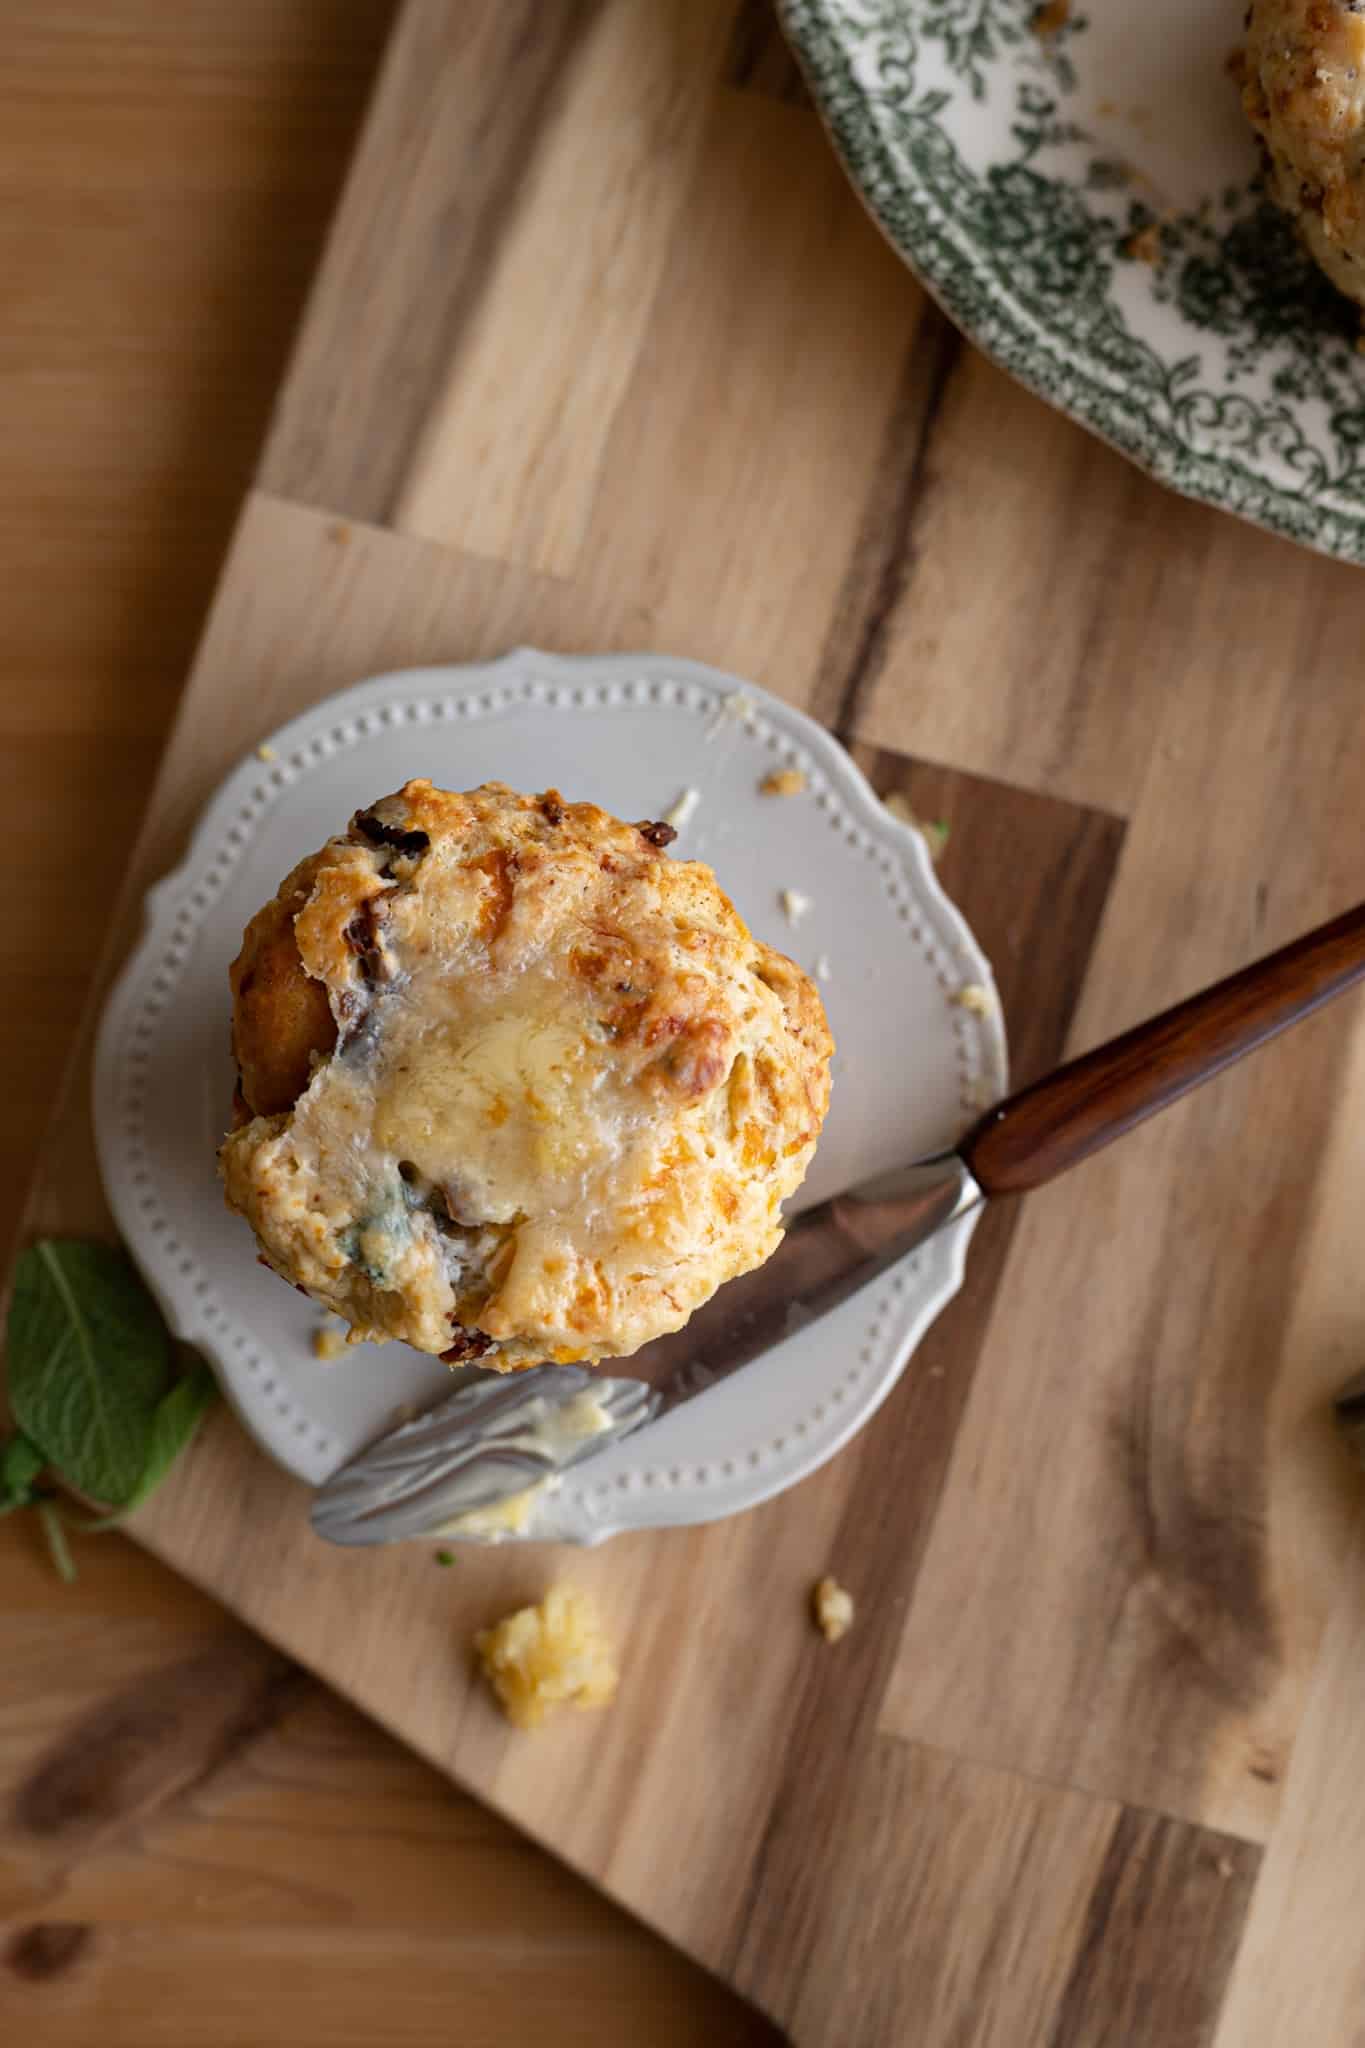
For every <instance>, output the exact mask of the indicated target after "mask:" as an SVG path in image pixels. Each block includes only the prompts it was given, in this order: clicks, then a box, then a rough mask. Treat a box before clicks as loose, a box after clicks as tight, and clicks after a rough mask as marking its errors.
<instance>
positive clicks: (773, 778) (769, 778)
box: [758, 768, 806, 796]
mask: <svg viewBox="0 0 1365 2048" xmlns="http://www.w3.org/2000/svg"><path fill="white" fill-rule="evenodd" d="M805 786H806V777H805V773H804V771H803V770H802V769H800V768H774V770H773V772H772V774H771V775H765V776H764V778H763V780H762V782H760V783H759V785H758V793H759V795H760V796H800V794H801V792H802V790H803V789H804V788H805Z"/></svg>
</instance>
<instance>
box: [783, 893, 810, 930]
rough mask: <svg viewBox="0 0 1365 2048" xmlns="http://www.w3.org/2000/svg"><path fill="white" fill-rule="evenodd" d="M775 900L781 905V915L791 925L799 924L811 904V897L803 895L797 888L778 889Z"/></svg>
mask: <svg viewBox="0 0 1365 2048" xmlns="http://www.w3.org/2000/svg"><path fill="white" fill-rule="evenodd" d="M777 900H778V902H779V903H780V904H781V905H782V915H783V916H784V917H785V918H786V920H787V923H788V924H793V925H794V924H800V922H801V920H802V918H803V917H804V916H805V914H806V912H807V911H808V910H809V909H810V906H811V898H810V897H809V896H803V895H802V894H801V891H800V890H799V889H783V890H780V891H779V893H778V898H777Z"/></svg>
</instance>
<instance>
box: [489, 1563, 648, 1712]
mask: <svg viewBox="0 0 1365 2048" xmlns="http://www.w3.org/2000/svg"><path fill="white" fill-rule="evenodd" d="M474 1648H475V1650H476V1651H477V1652H478V1657H479V1662H480V1664H481V1665H482V1666H483V1671H484V1676H485V1677H486V1678H487V1680H488V1682H489V1684H490V1685H491V1686H492V1688H493V1690H494V1692H495V1693H496V1694H497V1696H498V1702H499V1704H500V1705H501V1707H502V1710H503V1712H504V1714H506V1716H507V1718H508V1720H509V1721H511V1722H512V1723H513V1724H514V1725H515V1726H516V1727H518V1728H538V1727H539V1726H540V1724H541V1722H542V1721H543V1720H544V1719H545V1716H546V1714H547V1713H548V1712H549V1711H550V1709H551V1708H552V1707H558V1706H571V1707H604V1706H605V1705H606V1704H607V1702H608V1701H609V1700H610V1699H611V1698H612V1696H613V1695H614V1693H615V1691H616V1680H617V1672H616V1663H615V1660H614V1658H613V1657H612V1654H611V1648H610V1645H609V1644H608V1642H607V1639H606V1637H605V1636H604V1635H603V1633H602V1627H601V1623H600V1622H599V1620H598V1618H597V1615H596V1613H595V1611H594V1609H593V1605H592V1602H591V1601H590V1600H589V1599H588V1597H587V1595H586V1594H585V1593H579V1592H577V1591H575V1590H574V1588H573V1587H571V1586H553V1587H551V1589H550V1591H549V1592H548V1593H547V1594H546V1596H545V1598H544V1599H543V1600H542V1601H541V1603H540V1605H539V1606H538V1607H521V1608H518V1610H517V1612H516V1613H515V1614H509V1615H507V1616H506V1617H505V1618H504V1619H503V1620H502V1621H499V1622H497V1623H495V1625H494V1626H493V1627H492V1628H486V1629H481V1630H480V1631H479V1633H478V1635H476V1636H475V1638H474Z"/></svg>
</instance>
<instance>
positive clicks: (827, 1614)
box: [810, 1576, 853, 1643]
mask: <svg viewBox="0 0 1365 2048" xmlns="http://www.w3.org/2000/svg"><path fill="white" fill-rule="evenodd" d="M810 1598H811V1612H812V1613H813V1614H814V1616H815V1626H816V1627H817V1628H818V1629H819V1631H820V1633H821V1635H822V1636H823V1637H824V1639H825V1641H826V1642H827V1643H837V1642H838V1641H839V1639H840V1637H841V1636H846V1635H847V1634H848V1632H849V1630H850V1629H851V1628H852V1626H853V1595H852V1594H851V1593H847V1592H845V1590H844V1588H843V1587H842V1586H841V1585H840V1584H839V1581H838V1580H837V1579H832V1578H830V1577H828V1576H826V1577H825V1578H823V1579H821V1580H820V1581H819V1582H818V1584H817V1585H816V1586H815V1589H814V1591H813V1592H812V1593H811V1596H810Z"/></svg>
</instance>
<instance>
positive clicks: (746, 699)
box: [706, 690, 758, 740]
mask: <svg viewBox="0 0 1365 2048" xmlns="http://www.w3.org/2000/svg"><path fill="white" fill-rule="evenodd" d="M757 708H758V707H757V706H756V705H755V703H754V700H753V698H752V697H751V696H750V695H749V694H748V692H747V691H746V690H731V692H730V694H729V696H728V697H722V698H721V700H720V702H719V704H717V706H716V708H715V711H714V713H713V714H712V717H711V720H710V722H709V724H708V725H707V728H706V737H707V739H708V740H714V739H718V738H719V737H720V735H721V733H723V732H724V730H725V728H726V726H727V725H728V724H729V722H730V721H731V720H732V719H734V720H736V721H738V722H739V723H740V724H742V725H743V726H744V728H745V730H746V731H748V732H752V730H753V724H754V714H755V711H756V710H757Z"/></svg>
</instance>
